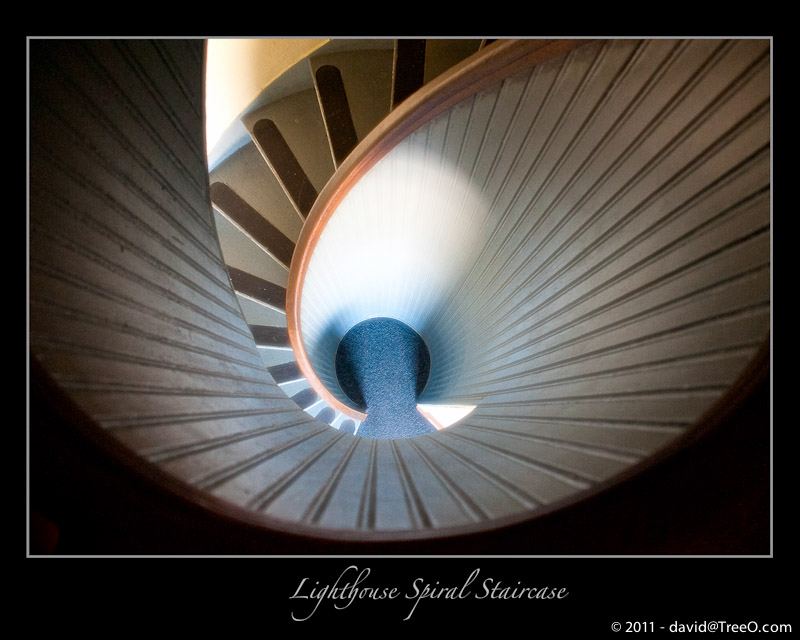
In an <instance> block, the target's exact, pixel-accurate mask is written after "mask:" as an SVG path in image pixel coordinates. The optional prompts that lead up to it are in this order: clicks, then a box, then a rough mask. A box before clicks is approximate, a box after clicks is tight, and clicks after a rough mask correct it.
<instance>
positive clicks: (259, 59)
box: [206, 38, 327, 154]
mask: <svg viewBox="0 0 800 640" xmlns="http://www.w3.org/2000/svg"><path fill="white" fill-rule="evenodd" d="M326 42H327V40H322V39H303V38H285V39H277V40H276V39H265V38H260V39H249V38H236V39H225V38H220V39H210V40H209V41H208V51H207V54H206V148H207V149H208V153H209V154H210V153H211V151H212V150H213V149H214V147H215V146H216V144H217V143H218V142H219V141H220V139H221V138H222V135H223V133H224V132H225V130H226V129H227V128H228V127H229V126H230V124H231V123H232V122H234V121H235V120H236V119H237V118H238V117H239V115H240V114H241V113H242V112H243V111H244V109H245V107H247V106H248V105H249V104H250V103H251V102H252V101H253V100H254V99H255V98H256V97H257V96H258V95H259V94H260V93H261V91H262V90H263V89H264V87H266V86H267V85H269V84H270V83H271V82H273V81H274V80H275V79H276V78H278V77H279V76H280V75H281V74H282V73H283V72H284V71H286V70H287V69H288V68H290V67H291V66H292V65H294V64H295V63H297V62H298V61H299V60H302V59H304V58H306V57H308V55H309V54H310V53H311V52H312V51H314V50H315V49H317V48H318V47H319V46H321V45H322V44H324V43H326Z"/></svg>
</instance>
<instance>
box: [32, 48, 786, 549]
mask: <svg viewBox="0 0 800 640" xmlns="http://www.w3.org/2000/svg"><path fill="white" fill-rule="evenodd" d="M30 52H31V102H30V104H31V169H30V194H31V195H30V200H31V202H30V269H29V273H30V276H29V281H30V286H29V290H30V294H29V297H30V305H29V308H30V371H31V403H30V410H31V429H30V439H31V451H32V455H31V487H32V492H31V493H32V497H34V498H35V499H34V500H32V502H31V508H32V509H33V510H35V511H36V512H37V513H40V512H41V513H43V514H44V515H45V517H46V518H49V519H50V520H52V521H55V522H57V523H58V522H59V521H60V522H65V523H66V522H74V521H75V520H74V518H78V519H80V517H83V518H84V519H87V518H90V516H89V514H90V513H94V507H87V506H85V503H84V506H80V505H81V501H80V500H79V499H78V495H80V494H84V495H90V496H92V498H91V500H92V501H93V502H94V504H95V505H105V506H104V507H103V509H102V510H103V511H104V512H105V513H106V514H109V517H111V516H110V514H114V513H116V514H121V513H123V512H124V510H125V507H124V505H125V504H128V505H129V507H128V508H130V509H132V510H133V512H145V511H149V515H148V518H144V519H143V520H142V521H140V524H139V525H138V526H139V527H140V528H141V527H142V526H144V525H142V524H141V522H143V521H150V522H153V523H161V529H162V530H161V534H160V535H161V537H159V534H158V533H152V532H150V533H147V534H143V533H142V531H141V530H140V529H137V528H136V525H134V526H132V528H131V529H130V530H129V536H130V537H126V536H120V538H119V539H118V540H117V541H112V540H99V539H97V538H96V537H94V536H93V535H92V534H87V530H86V529H81V532H82V535H83V536H84V541H83V543H82V544H84V545H86V544H88V545H89V546H92V545H96V546H97V547H99V548H100V549H99V550H100V552H105V551H107V550H108V549H115V547H114V545H115V543H116V544H118V545H119V548H122V549H130V548H133V549H135V551H134V552H142V551H144V552H147V551H152V550H155V552H164V551H166V552H167V553H183V552H188V553H197V552H200V553H208V552H212V553H213V552H220V551H221V552H227V551H230V550H233V551H234V552H244V553H286V552H288V553H295V552H301V553H308V552H311V553H315V552H322V553H325V552H331V551H333V552H339V551H341V552H352V551H356V552H359V551H365V552H366V551H374V550H375V549H382V550H384V549H389V550H391V551H393V552H400V553H405V552H419V551H420V550H423V551H424V552H437V553H439V552H445V553H446V552H459V553H464V552H477V553H487V552H489V553H506V552H510V553H565V552H566V553H596V552H612V553H620V552H623V553H624V552H633V553H641V552H645V553H647V552H652V551H655V552H667V553H670V552H676V551H677V552H679V553H682V552H686V553H691V552H700V553H704V552H711V553H714V552H720V550H722V551H721V552H740V551H742V550H743V549H745V550H747V552H752V551H753V550H755V551H756V552H762V553H763V552H764V549H765V544H766V541H767V536H766V535H765V534H766V528H767V523H768V520H769V517H768V509H769V500H768V498H769V496H768V494H767V492H768V485H769V479H768V475H769V464H768V459H769V432H770V419H769V405H770V397H769V365H770V342H769V340H770V338H769V336H770V326H771V313H770V312H771V269H770V259H771V240H770V222H771V201H770V176H771V171H770V45H769V41H768V40H767V41H763V40H655V41H649V40H644V41H639V40H635V41H634V40H598V41H586V42H583V41H536V42H527V43H526V42H523V43H522V44H520V43H514V42H510V41H502V40H501V41H496V42H495V41H492V40H480V39H473V40H466V39H465V40H448V41H443V40H427V41H426V40H415V39H400V40H385V41H381V40H369V41H367V40H341V41H339V40H333V41H330V42H329V43H327V44H325V45H324V46H321V47H319V48H318V49H316V50H315V51H314V52H313V53H312V54H311V55H310V56H308V57H307V58H305V59H303V60H301V61H300V62H298V63H297V64H292V65H291V66H290V67H289V68H287V69H286V70H285V72H284V73H283V74H282V75H281V77H280V78H279V79H278V80H277V81H275V82H274V83H272V84H270V85H269V86H267V87H265V88H264V90H263V91H262V92H261V93H260V94H259V95H258V96H257V97H256V98H255V99H254V100H253V102H252V103H251V104H249V105H248V106H247V107H246V108H245V109H244V110H243V111H242V112H241V114H240V115H239V117H238V118H237V119H236V120H235V121H234V122H232V123H231V124H230V127H229V128H228V130H227V131H226V135H225V136H224V139H225V144H224V145H222V146H220V147H217V148H214V149H206V144H205V142H204V139H203V120H204V113H203V86H204V85H203V81H204V63H205V43H204V41H202V40H174V41H170V40H164V41H139V40H120V41H110V40H104V41H93V40H78V41H50V40H41V41H35V40H34V41H31V45H30ZM465 176H466V178H465ZM462 178H463V180H462ZM401 179H402V180H405V182H402V181H401ZM398 185H400V186H398ZM416 186H420V189H419V191H420V193H421V194H423V195H418V194H416V192H413V189H412V187H414V188H416ZM423 187H424V188H423ZM412 192H413V193H412ZM425 194H431V195H430V202H431V203H432V204H429V203H428V201H427V200H426V199H425V198H427V197H428V196H427V195H425ZM412 199H413V200H412ZM409 202H413V206H412V205H411V204H409ZM454 202H458V203H460V204H459V206H458V207H455V208H454V207H453V206H452V203H454ZM445 204H446V206H445ZM386 265H394V266H392V267H389V266H386ZM375 318H388V319H392V320H394V321H401V322H403V323H406V325H407V326H408V327H411V329H413V330H414V331H416V332H417V333H418V335H419V336H421V339H422V340H424V342H425V345H426V347H427V349H428V350H429V351H430V376H429V377H428V374H427V371H426V381H425V384H424V389H422V390H421V392H420V394H419V397H418V399H417V401H418V403H419V406H420V413H419V416H418V417H419V418H420V420H422V421H423V422H425V423H426V424H427V425H428V426H429V427H430V429H429V432H428V433H425V435H415V434H416V433H417V432H413V433H411V432H410V435H412V436H414V437H397V433H394V432H393V433H391V434H389V435H384V436H381V435H377V436H376V435H375V434H376V432H375V431H374V430H373V429H372V428H371V427H370V426H369V425H370V424H373V423H370V422H368V421H367V420H368V418H367V415H366V414H365V413H364V411H365V409H364V407H363V406H360V405H359V403H357V402H354V401H353V395H352V394H350V395H348V393H347V392H346V391H344V390H343V386H344V385H343V384H342V381H341V380H339V378H338V377H337V370H336V358H335V356H336V353H337V348H338V347H339V346H340V343H341V341H342V338H343V337H344V335H345V334H346V333H347V332H348V331H349V330H350V329H352V328H353V327H354V326H356V325H357V324H358V323H359V322H361V321H364V320H368V319H375ZM371 339H375V338H371ZM367 344H369V343H367ZM453 407H455V408H457V409H464V410H463V411H462V412H461V413H459V417H458V419H454V420H455V421H454V422H453V423H452V424H451V423H449V422H448V423H446V424H445V425H443V424H442V423H441V422H440V421H439V420H440V419H441V418H437V417H436V416H442V415H444V414H443V413H442V411H443V410H444V409H451V408H453ZM426 408H427V409H426ZM431 412H432V413H431ZM437 412H438V413H437ZM433 414H435V415H433ZM362 427H363V430H362ZM419 433H424V430H423V431H420V432H419ZM734 467H735V468H736V469H737V471H734V470H733V468H734ZM710 475H712V476H714V477H713V479H711V480H709V476H710ZM65 478H66V479H68V480H65ZM70 483H73V484H72V486H70ZM68 487H69V489H68ZM98 487H104V488H102V489H100V488H98ZM67 494H70V495H69V496H67ZM722 495H724V497H723V498H720V496H722ZM713 499H716V500H719V502H717V506H716V507H715V508H712V509H709V508H708V501H709V500H713ZM53 505H59V506H58V507H54V506H53ZM65 505H69V506H65ZM152 505H156V506H152ZM59 509H61V510H59ZM609 509H613V510H618V511H619V512H620V513H621V514H628V515H627V516H624V515H621V516H620V518H622V520H621V521H620V520H618V521H616V522H614V523H610V522H608V519H607V518H606V513H607V512H608V510H609ZM634 512H636V513H638V514H647V517H645V518H644V520H642V519H641V517H640V515H633V514H634ZM700 513H702V514H703V515H702V516H700V515H698V514H700ZM75 514H79V515H78V516H76V515H75ZM681 514H683V515H681ZM92 517H96V516H92ZM120 517H121V516H119V515H117V516H115V517H113V518H112V519H114V518H116V520H115V522H116V521H118V520H119V519H120ZM684 517H686V518H692V519H693V521H694V523H695V524H696V526H697V527H699V531H700V533H698V534H697V536H693V534H692V533H691V531H692V529H691V527H689V528H688V529H687V526H686V523H683V524H682V523H681V520H682V518H684ZM71 518H72V519H71ZM626 520H627V522H628V527H627V529H626V528H625V522H626ZM720 520H722V521H727V522H729V523H735V526H733V527H731V526H729V525H726V530H729V531H730V533H727V534H725V535H724V536H721V537H720V538H719V539H718V540H717V542H711V541H708V539H707V537H706V534H705V533H704V532H705V531H707V530H709V529H717V528H718V523H719V521H720ZM642 522H649V523H655V522H658V523H661V524H662V525H663V523H664V522H669V524H668V525H664V526H663V528H662V529H661V530H660V532H659V533H655V532H654V531H652V530H650V529H648V530H646V531H645V530H643V529H644V528H645V525H643V524H642ZM164 523H167V524H164ZM196 523H203V524H202V525H201V526H200V527H199V529H201V530H202V532H198V533H197V535H196V538H195V539H191V540H190V539H189V538H190V537H191V536H190V535H188V532H189V531H192V530H194V529H195V525H196ZM584 523H591V526H592V528H593V531H594V533H593V534H590V533H589V532H588V531H586V530H585V529H584V527H583V524H584ZM62 526H63V525H62ZM114 526H115V527H116V528H114V531H115V532H116V535H120V532H119V527H118V526H117V525H114ZM154 526H156V528H157V527H158V525H154ZM620 528H622V529H625V530H626V531H627V533H626V534H624V535H620V532H619V529H620ZM165 529H168V530H169V531H170V533H166V531H165ZM99 530H100V531H102V530H103V528H102V526H101V527H100V528H99ZM565 531H569V534H565ZM734 531H736V533H734ZM699 540H703V542H699ZM69 542H70V541H69V539H68V541H67V543H69ZM73 544H74V545H75V546H74V547H73V548H75V549H79V551H78V552H83V553H85V552H86V549H85V548H81V542H80V541H78V540H76V541H75V542H74V543H73ZM508 544H510V545H511V548H509V547H508V546H504V545H508ZM723 547H724V549H723ZM112 552H113V551H112Z"/></svg>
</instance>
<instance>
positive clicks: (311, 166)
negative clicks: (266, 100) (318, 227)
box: [242, 67, 334, 220]
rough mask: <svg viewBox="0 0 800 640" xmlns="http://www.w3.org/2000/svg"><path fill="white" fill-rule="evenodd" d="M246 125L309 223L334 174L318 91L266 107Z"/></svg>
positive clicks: (248, 118)
mask: <svg viewBox="0 0 800 640" xmlns="http://www.w3.org/2000/svg"><path fill="white" fill-rule="evenodd" d="M306 72H307V73H308V67H306ZM309 75H310V74H309ZM309 81H310V78H309ZM242 123H243V124H244V125H245V127H246V128H247V129H248V130H249V131H250V133H251V136H252V138H253V141H254V142H255V144H256V147H257V148H258V149H259V151H260V152H261V155H262V156H263V158H264V160H265V161H266V163H267V165H268V166H269V167H270V168H271V170H272V171H273V173H274V175H275V176H276V178H277V180H278V182H279V183H280V184H281V186H282V187H283V190H284V192H285V193H286V195H287V197H288V198H289V201H290V202H291V204H292V205H293V206H294V207H295V209H296V211H297V214H298V216H299V217H300V219H301V220H302V219H305V217H306V216H307V215H308V212H309V210H310V209H311V205H313V204H314V200H315V199H316V197H317V193H318V192H319V190H320V189H321V188H322V187H323V186H325V183H326V182H327V181H328V179H329V178H330V177H331V176H332V175H333V172H334V165H333V159H332V158H331V152H330V145H329V144H328V136H327V133H326V131H325V123H324V121H323V117H322V113H321V111H320V106H319V100H318V99H317V94H316V91H315V90H314V89H313V87H312V88H311V89H309V90H307V91H300V92H298V93H296V94H293V95H289V96H286V97H284V98H281V99H280V100H277V101H276V102H273V103H270V104H267V105H264V106H263V107H261V108H259V109H257V110H255V111H254V112H252V113H249V114H247V115H245V116H242Z"/></svg>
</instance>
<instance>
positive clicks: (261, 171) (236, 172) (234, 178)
mask: <svg viewBox="0 0 800 640" xmlns="http://www.w3.org/2000/svg"><path fill="white" fill-rule="evenodd" d="M209 182H210V183H212V184H213V183H215V182H222V183H224V184H226V185H228V187H230V188H231V189H232V190H233V191H234V192H235V193H236V194H237V195H238V196H239V197H240V198H242V199H243V200H244V201H245V202H247V203H248V204H249V205H250V206H251V207H252V208H253V209H255V210H256V211H258V212H259V214H260V215H261V216H262V217H264V218H265V219H266V220H268V221H269V223H270V224H271V225H272V226H274V227H275V228H277V229H278V231H280V233H282V234H283V235H284V236H286V237H287V238H289V240H291V241H292V242H296V241H297V238H298V237H299V236H300V231H301V230H302V229H303V221H302V219H301V218H300V216H298V215H297V210H296V209H295V207H294V205H293V204H292V203H291V202H290V200H289V198H287V197H286V192H285V191H284V189H283V187H282V186H281V183H280V182H279V181H278V179H277V177H276V176H275V174H274V173H273V172H272V170H271V169H270V167H269V165H267V163H266V162H264V157H263V156H262V155H261V151H260V150H259V149H258V147H257V146H256V144H255V143H254V142H253V141H252V138H251V139H250V142H248V143H247V144H245V145H244V146H243V147H241V148H240V149H238V150H237V151H236V152H235V153H232V154H231V155H229V156H227V157H226V158H225V159H224V160H223V161H222V162H220V163H219V165H217V167H215V168H214V170H213V171H211V173H210V175H209Z"/></svg>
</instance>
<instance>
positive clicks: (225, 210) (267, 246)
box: [211, 182, 294, 269]
mask: <svg viewBox="0 0 800 640" xmlns="http://www.w3.org/2000/svg"><path fill="white" fill-rule="evenodd" d="M211 201H212V202H213V203H214V206H216V207H217V209H218V210H219V211H220V213H222V214H223V215H224V216H225V217H226V218H228V219H229V220H230V221H231V222H233V223H234V224H235V225H236V226H237V227H238V228H239V229H241V230H242V231H243V232H244V233H245V234H246V235H247V236H248V237H250V238H251V239H252V240H253V241H254V242H256V243H257V244H258V245H259V246H260V247H262V248H263V249H264V251H266V252H267V253H269V254H270V255H271V256H272V257H273V258H275V259H276V260H277V261H279V262H280V263H281V264H282V265H284V266H285V267H286V268H287V269H288V268H289V267H290V266H291V264H292V255H293V254H294V242H292V241H291V240H289V238H287V237H286V236H285V235H283V234H282V233H281V232H280V231H279V230H278V229H277V228H276V227H275V226H274V225H273V224H272V223H270V222H269V221H268V220H266V219H265V218H264V217H263V216H262V215H261V214H260V213H259V212H258V211H256V210H255V209H254V208H253V207H251V206H250V205H249V204H248V203H247V202H246V201H245V200H244V199H243V198H242V197H241V196H239V195H238V194H237V193H236V192H235V191H234V190H233V189H231V188H230V187H229V186H228V185H227V184H225V183H222V182H214V183H212V184H211Z"/></svg>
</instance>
